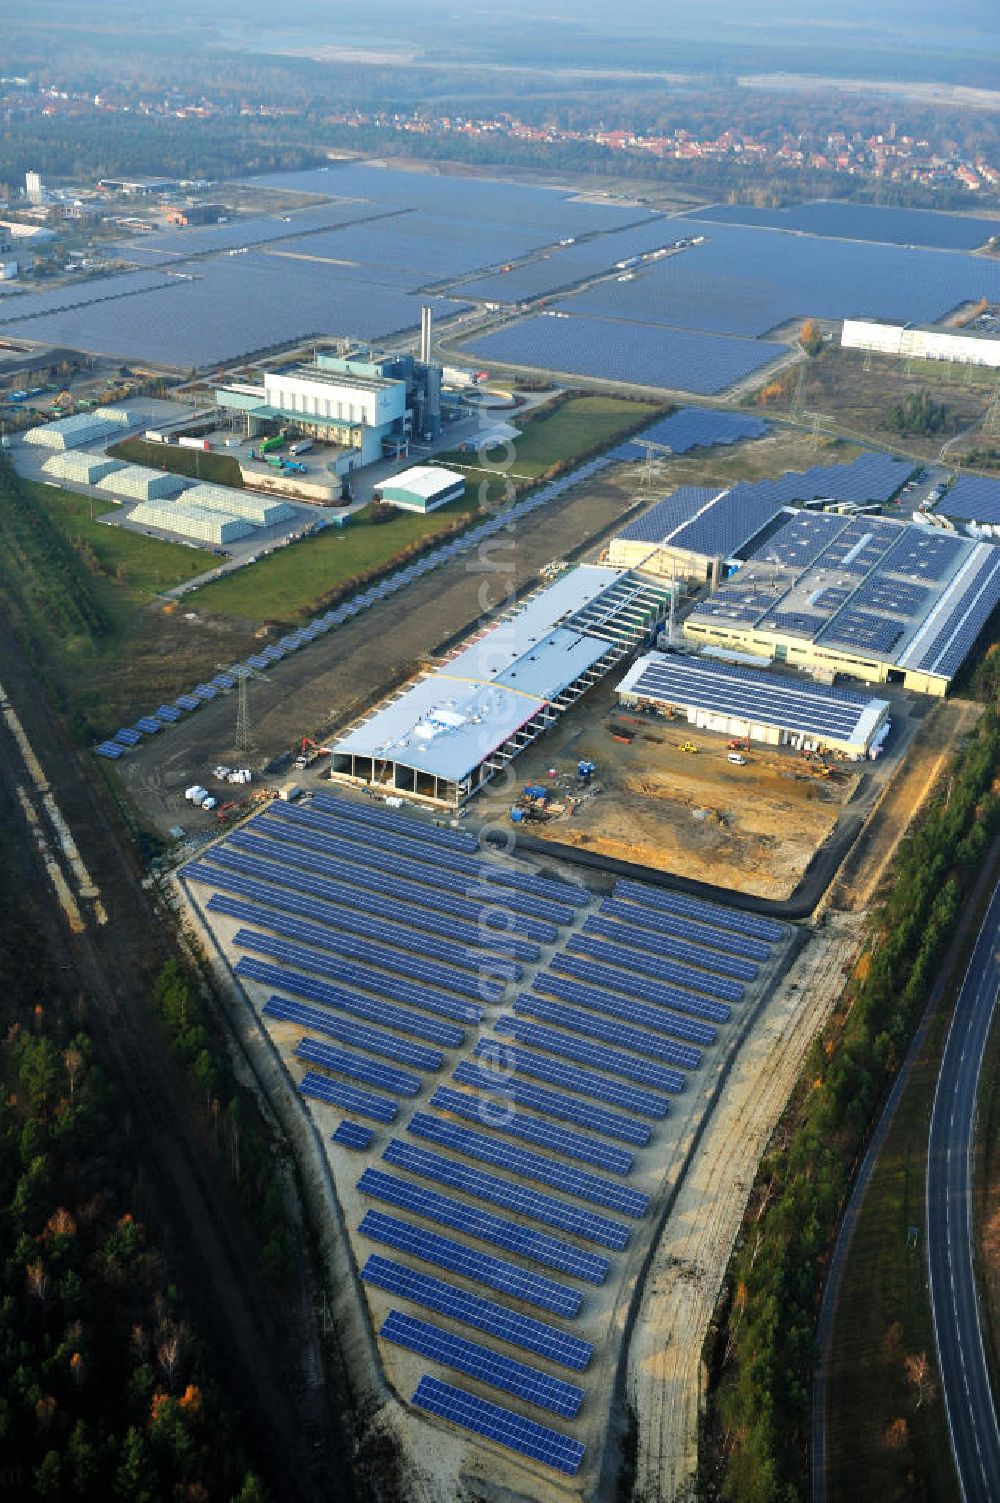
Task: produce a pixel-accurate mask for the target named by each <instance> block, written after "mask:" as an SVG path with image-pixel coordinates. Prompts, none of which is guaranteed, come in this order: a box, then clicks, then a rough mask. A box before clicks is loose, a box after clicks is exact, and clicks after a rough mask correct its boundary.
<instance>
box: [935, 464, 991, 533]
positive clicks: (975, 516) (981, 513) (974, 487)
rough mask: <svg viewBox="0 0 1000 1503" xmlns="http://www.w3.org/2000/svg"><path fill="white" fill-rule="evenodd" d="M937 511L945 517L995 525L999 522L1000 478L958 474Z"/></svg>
mask: <svg viewBox="0 0 1000 1503" xmlns="http://www.w3.org/2000/svg"><path fill="white" fill-rule="evenodd" d="M938 511H940V512H942V513H943V514H944V515H945V516H946V517H958V518H960V519H961V520H962V521H968V522H982V523H984V524H987V525H990V526H995V525H996V523H998V522H1000V480H987V479H985V478H984V477H983V476H982V475H960V476H959V477H958V479H957V480H956V481H955V484H954V485H953V486H952V487H951V489H950V490H949V491H948V493H947V495H946V496H945V498H944V500H943V501H942V502H941V504H940V506H939V507H938Z"/></svg>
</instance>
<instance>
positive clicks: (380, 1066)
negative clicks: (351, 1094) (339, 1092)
mask: <svg viewBox="0 0 1000 1503" xmlns="http://www.w3.org/2000/svg"><path fill="white" fill-rule="evenodd" d="M295 1055H296V1058H297V1059H305V1060H308V1061H309V1063H310V1064H312V1065H322V1066H323V1068H324V1069H326V1070H335V1071H336V1072H337V1073H338V1074H341V1075H349V1076H351V1077H352V1079H354V1080H363V1081H364V1082H365V1083H366V1084H367V1085H374V1086H379V1087H380V1088H381V1089H382V1090H383V1091H392V1092H393V1094H394V1095H396V1096H415V1095H416V1094H417V1092H418V1091H419V1090H420V1077H419V1075H411V1074H410V1073H409V1071H408V1070H399V1069H397V1068H395V1067H394V1066H392V1065H388V1064H384V1063H383V1062H382V1061H381V1060H377V1059H366V1058H365V1057H364V1056H363V1055H360V1054H351V1053H350V1052H349V1051H348V1050H346V1049H336V1048H334V1047H333V1045H332V1044H324V1043H321V1042H320V1041H319V1040H318V1039H309V1038H306V1039H303V1040H302V1041H301V1043H300V1044H299V1045H298V1047H297V1048H296V1050H295Z"/></svg>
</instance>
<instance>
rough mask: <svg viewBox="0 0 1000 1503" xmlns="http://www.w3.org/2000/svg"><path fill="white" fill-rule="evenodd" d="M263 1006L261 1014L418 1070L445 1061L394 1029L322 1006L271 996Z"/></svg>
mask: <svg viewBox="0 0 1000 1503" xmlns="http://www.w3.org/2000/svg"><path fill="white" fill-rule="evenodd" d="M263 1010H264V1016H265V1017H268V1018H273V1019H274V1020H275V1022H278V1023H292V1024H297V1025H298V1026H299V1027H300V1028H309V1029H311V1030H312V1031H313V1032H314V1033H324V1034H326V1035H327V1037H329V1038H335V1039H339V1040H340V1041H341V1043H344V1044H353V1045H354V1046H355V1048H358V1049H367V1050H369V1051H370V1052H371V1053H372V1054H380V1055H383V1056H384V1057H385V1058H386V1059H395V1060H398V1061H399V1062H400V1063H401V1064H404V1065H412V1066H413V1067H414V1068H415V1069H417V1070H440V1069H441V1067H442V1065H443V1064H444V1055H443V1054H442V1053H441V1051H440V1050H439V1049H428V1048H426V1047H425V1046H424V1045H423V1044H412V1043H410V1041H409V1039H401V1038H397V1037H396V1035H395V1034H394V1033H385V1032H384V1031H383V1030H382V1029H380V1028H366V1027H364V1026H363V1025H362V1024H360V1023H351V1022H348V1021H347V1020H346V1019H344V1018H337V1017H332V1016H331V1015H330V1013H329V1012H327V1011H326V1010H325V1009H324V1008H321V1007H310V1006H309V1005H308V1003H305V1002H291V1001H288V1000H287V999H286V998H285V997H270V998H269V999H268V1001H267V1002H266V1003H265V1005H264V1009H263Z"/></svg>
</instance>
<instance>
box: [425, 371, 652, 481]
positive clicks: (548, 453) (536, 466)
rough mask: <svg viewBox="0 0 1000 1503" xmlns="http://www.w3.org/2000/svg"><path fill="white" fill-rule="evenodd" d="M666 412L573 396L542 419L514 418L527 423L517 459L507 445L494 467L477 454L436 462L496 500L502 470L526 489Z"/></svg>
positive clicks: (636, 404) (495, 453) (447, 456)
mask: <svg viewBox="0 0 1000 1503" xmlns="http://www.w3.org/2000/svg"><path fill="white" fill-rule="evenodd" d="M667 411H669V409H668V408H667V407H664V406H663V405H662V404H656V403H652V402H630V401H627V400H626V399H625V398H624V397H602V396H579V397H570V398H569V399H568V400H567V401H565V402H560V403H557V404H556V405H555V406H554V407H551V408H545V407H543V408H540V409H538V410H537V415H535V413H530V412H529V413H528V414H527V415H526V416H525V417H524V419H523V420H522V419H520V418H519V416H518V414H517V413H514V414H512V418H511V420H512V421H513V422H514V423H515V424H518V425H519V426H520V425H521V423H522V421H523V431H522V433H521V435H520V437H519V438H516V439H514V440H513V441H512V448H513V451H514V452H513V454H512V455H511V454H508V451H507V450H506V448H503V447H501V448H498V449H495V450H493V451H492V452H493V456H494V458H495V464H494V467H493V468H489V467H486V468H480V467H478V466H476V465H475V464H474V463H473V464H470V461H471V460H474V458H475V457H476V456H474V455H472V454H468V453H448V454H440V455H438V456H437V460H438V462H439V463H441V464H453V465H455V466H456V467H457V468H459V469H462V470H464V471H465V472H466V475H467V477H468V483H469V485H470V487H472V486H475V487H476V491H477V494H478V488H479V486H480V484H481V483H482V482H484V481H485V483H486V486H487V490H486V493H485V495H486V497H487V498H488V499H489V500H491V501H493V500H496V499H498V498H499V497H500V496H502V495H503V487H504V484H505V480H504V478H503V477H502V476H498V474H497V471H498V470H500V469H501V467H502V470H503V476H506V475H509V476H510V478H511V479H512V480H514V481H515V482H516V481H518V480H520V482H521V484H522V486H523V484H524V482H525V481H529V482H530V481H533V480H538V479H540V478H541V477H542V476H543V475H545V474H546V473H547V472H548V471H549V470H551V469H552V467H553V465H564V464H567V463H570V462H572V461H574V460H577V459H580V458H582V457H583V456H584V455H586V454H590V453H592V452H594V451H596V450H598V449H603V448H604V447H605V446H606V445H607V444H610V443H612V442H613V441H614V440H615V439H616V438H619V437H620V436H621V435H622V434H623V433H627V432H629V431H630V430H632V429H634V428H638V427H640V426H641V425H642V424H645V423H648V422H651V421H652V419H653V418H655V417H658V416H659V415H660V413H663V412H667ZM501 416H503V414H501ZM488 464H489V461H487V466H488Z"/></svg>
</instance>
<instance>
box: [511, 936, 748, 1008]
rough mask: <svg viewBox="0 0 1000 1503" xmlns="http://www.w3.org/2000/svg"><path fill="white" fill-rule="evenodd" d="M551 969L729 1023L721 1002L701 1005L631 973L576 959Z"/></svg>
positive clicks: (558, 960)
mask: <svg viewBox="0 0 1000 1503" xmlns="http://www.w3.org/2000/svg"><path fill="white" fill-rule="evenodd" d="M552 965H553V967H554V968H555V969H556V970H559V971H562V972H564V973H565V974H566V975H568V976H572V977H574V978H575V979H576V980H578V981H588V982H590V983H591V984H592V985H594V986H596V987H599V988H601V989H602V990H608V989H610V990H611V991H619V992H626V993H627V994H628V995H629V996H635V997H639V998H641V999H642V1000H643V1001H646V1002H656V1003H658V1004H660V1006H662V1007H669V1008H672V1009H674V1010H675V1011H676V1012H680V1013H684V1014H686V1015H688V1016H690V1017H692V1018H703V1019H704V1020H705V1021H706V1022H710V1023H728V1022H729V1019H730V1017H731V1015H732V1009H731V1008H730V1007H728V1006H727V1005H726V1004H725V1003H724V1002H709V1001H707V1000H706V1001H702V1000H701V999H700V998H698V997H695V996H693V995H692V993H691V992H686V991H682V990H681V988H680V987H677V986H669V985H667V984H666V983H665V982H662V981H645V980H644V979H643V978H642V977H641V976H637V975H636V974H635V973H634V972H631V971H630V972H628V973H625V972H622V971H617V970H614V969H612V967H611V966H608V965H598V964H597V963H596V962H595V961H592V960H581V959H580V958H579V957H578V956H576V955H566V954H564V953H559V954H557V955H554V956H553V957H552ZM536 984H537V983H536Z"/></svg>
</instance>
